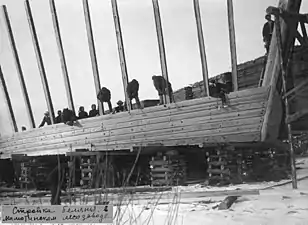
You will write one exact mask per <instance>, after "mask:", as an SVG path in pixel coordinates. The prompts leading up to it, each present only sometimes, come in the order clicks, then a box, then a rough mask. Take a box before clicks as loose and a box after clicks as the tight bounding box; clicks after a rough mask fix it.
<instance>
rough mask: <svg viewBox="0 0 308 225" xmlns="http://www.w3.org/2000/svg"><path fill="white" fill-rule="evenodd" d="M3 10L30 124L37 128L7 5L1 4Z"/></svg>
mask: <svg viewBox="0 0 308 225" xmlns="http://www.w3.org/2000/svg"><path fill="white" fill-rule="evenodd" d="M1 10H2V14H3V17H4V24H5V26H6V29H7V33H8V37H9V41H10V45H11V48H12V52H13V57H14V60H15V66H16V69H17V74H18V78H19V82H20V85H21V91H22V94H23V97H24V101H25V105H26V113H27V116H28V120H29V125H30V127H31V128H35V122H34V117H33V112H32V108H31V104H30V99H29V95H28V91H27V87H26V83H25V79H24V75H23V72H22V69H21V64H20V60H19V56H18V52H17V47H16V44H15V40H14V35H13V31H12V27H11V23H10V19H9V15H8V12H7V8H6V6H5V5H3V6H1Z"/></svg>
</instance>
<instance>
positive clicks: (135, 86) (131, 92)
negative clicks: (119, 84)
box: [126, 79, 141, 109]
mask: <svg viewBox="0 0 308 225" xmlns="http://www.w3.org/2000/svg"><path fill="white" fill-rule="evenodd" d="M138 91H139V82H138V81H137V80H136V79H133V80H132V81H131V82H129V83H128V85H127V88H126V92H127V95H128V98H129V100H130V101H131V100H133V99H135V100H136V104H137V107H138V109H140V108H141V104H140V100H139V97H138Z"/></svg>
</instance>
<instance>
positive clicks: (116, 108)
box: [114, 100, 124, 113]
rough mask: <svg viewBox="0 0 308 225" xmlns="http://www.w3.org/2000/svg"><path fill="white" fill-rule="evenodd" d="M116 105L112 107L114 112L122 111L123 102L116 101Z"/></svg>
mask: <svg viewBox="0 0 308 225" xmlns="http://www.w3.org/2000/svg"><path fill="white" fill-rule="evenodd" d="M117 105H118V106H117V107H115V108H114V111H115V113H118V112H124V103H123V102H122V101H121V100H119V101H118V102H117Z"/></svg>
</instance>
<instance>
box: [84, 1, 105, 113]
mask: <svg viewBox="0 0 308 225" xmlns="http://www.w3.org/2000/svg"><path fill="white" fill-rule="evenodd" d="M82 4H83V12H84V18H85V24H86V30H87V37H88V45H89V51H90V58H91V65H92V70H93V78H94V85H95V94H96V95H95V98H96V99H97V94H98V93H99V91H100V89H101V84H100V78H99V71H98V65H97V58H96V51H95V44H94V37H93V31H92V23H91V16H90V9H89V5H88V0H82ZM97 105H98V110H99V114H100V115H103V114H104V106H103V104H102V103H101V102H100V100H98V99H97Z"/></svg>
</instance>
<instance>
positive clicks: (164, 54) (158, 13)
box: [152, 0, 170, 103]
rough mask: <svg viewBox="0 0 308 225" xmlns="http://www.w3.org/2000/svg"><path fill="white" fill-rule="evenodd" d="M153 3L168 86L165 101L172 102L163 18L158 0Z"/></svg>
mask: <svg viewBox="0 0 308 225" xmlns="http://www.w3.org/2000/svg"><path fill="white" fill-rule="evenodd" d="M152 3H153V9H154V18H155V25H156V32H157V40H158V47H159V56H160V65H161V70H162V75H163V77H164V78H165V80H166V87H167V98H166V99H165V100H166V101H165V103H170V98H169V85H168V82H169V78H168V69H167V59H166V52H165V45H164V36H163V29H162V24H161V18H160V11H159V4H158V0H152Z"/></svg>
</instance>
